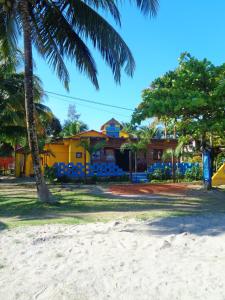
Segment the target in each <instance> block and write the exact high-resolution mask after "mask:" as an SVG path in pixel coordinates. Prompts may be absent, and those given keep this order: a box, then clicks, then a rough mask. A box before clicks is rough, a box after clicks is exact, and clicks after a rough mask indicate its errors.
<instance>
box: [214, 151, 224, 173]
mask: <svg viewBox="0 0 225 300" xmlns="http://www.w3.org/2000/svg"><path fill="white" fill-rule="evenodd" d="M224 162H225V153H224V152H221V153H219V154H218V155H217V158H216V164H217V168H218V169H219V168H220V167H221V166H222V164H224Z"/></svg>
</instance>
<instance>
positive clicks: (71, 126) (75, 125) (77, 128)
mask: <svg viewBox="0 0 225 300" xmlns="http://www.w3.org/2000/svg"><path fill="white" fill-rule="evenodd" d="M85 130H88V125H87V124H85V123H84V122H83V121H80V120H76V121H70V120H68V121H66V122H65V124H64V125H63V129H62V131H61V133H60V135H62V136H64V137H68V136H72V135H76V134H78V133H81V132H83V131H85Z"/></svg>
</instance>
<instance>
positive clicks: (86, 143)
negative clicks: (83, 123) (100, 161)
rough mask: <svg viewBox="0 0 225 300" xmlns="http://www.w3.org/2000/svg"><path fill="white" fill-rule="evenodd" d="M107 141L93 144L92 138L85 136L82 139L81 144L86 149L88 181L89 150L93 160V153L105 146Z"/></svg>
mask: <svg viewBox="0 0 225 300" xmlns="http://www.w3.org/2000/svg"><path fill="white" fill-rule="evenodd" d="M105 143H106V141H105V140H102V141H100V142H97V143H96V144H94V145H93V144H91V142H90V139H87V138H84V139H82V140H81V141H80V146H81V147H83V149H84V176H85V181H86V176H87V152H88V154H89V155H90V161H91V160H92V154H94V153H96V152H97V151H99V150H101V149H102V148H104V146H105Z"/></svg>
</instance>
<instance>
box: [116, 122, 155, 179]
mask: <svg viewBox="0 0 225 300" xmlns="http://www.w3.org/2000/svg"><path fill="white" fill-rule="evenodd" d="M155 132H156V128H153V127H148V126H141V127H140V128H139V129H134V130H133V131H130V132H129V134H130V137H129V139H128V141H127V142H126V143H123V144H122V145H121V147H120V151H121V152H124V151H125V150H129V169H130V177H131V175H132V174H131V173H132V154H133V155H134V170H135V172H137V153H138V152H139V151H147V147H148V145H149V143H150V142H151V139H152V138H153V137H154V135H155Z"/></svg>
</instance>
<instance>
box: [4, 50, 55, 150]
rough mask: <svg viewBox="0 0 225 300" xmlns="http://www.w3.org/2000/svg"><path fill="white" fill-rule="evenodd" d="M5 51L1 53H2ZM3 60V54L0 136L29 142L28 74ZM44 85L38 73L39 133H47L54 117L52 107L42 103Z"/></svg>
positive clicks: (36, 82)
mask: <svg viewBox="0 0 225 300" xmlns="http://www.w3.org/2000/svg"><path fill="white" fill-rule="evenodd" d="M0 54H1V53H0ZM9 64H11V62H8V61H7V60H6V61H5V60H3V59H2V60H1V55H0V124H1V131H0V140H1V141H3V142H6V143H7V142H8V143H10V144H12V145H13V146H14V145H15V144H20V145H25V144H26V143H27V129H26V121H25V119H26V114H25V107H24V97H25V91H24V74H23V73H17V72H16V66H14V68H12V66H11V65H10V67H9V66H8V65H9ZM43 96H44V92H43V88H42V84H41V81H40V79H39V78H38V77H37V76H34V101H35V103H34V105H35V112H36V114H35V117H36V123H37V131H38V135H39V136H41V137H46V135H47V133H48V132H47V131H48V130H49V128H50V127H51V122H52V120H53V118H54V116H53V114H52V112H51V110H50V109H49V108H48V107H47V106H46V105H44V104H43V103H41V102H42V101H43Z"/></svg>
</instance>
